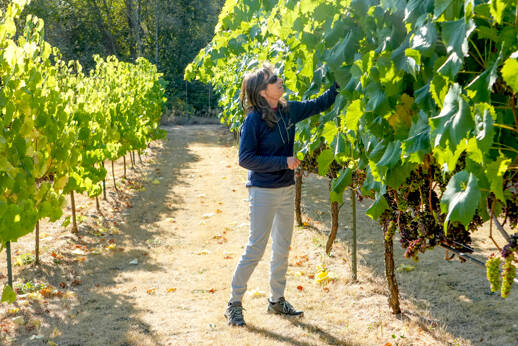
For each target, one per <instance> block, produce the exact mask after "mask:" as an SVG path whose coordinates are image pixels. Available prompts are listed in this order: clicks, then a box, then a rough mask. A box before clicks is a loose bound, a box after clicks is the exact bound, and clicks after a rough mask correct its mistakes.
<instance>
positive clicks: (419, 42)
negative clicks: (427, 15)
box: [410, 23, 437, 57]
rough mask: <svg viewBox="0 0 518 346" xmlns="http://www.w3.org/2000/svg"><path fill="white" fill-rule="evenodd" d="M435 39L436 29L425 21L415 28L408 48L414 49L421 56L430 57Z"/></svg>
mask: <svg viewBox="0 0 518 346" xmlns="http://www.w3.org/2000/svg"><path fill="white" fill-rule="evenodd" d="M436 41H437V30H436V29H435V25H434V24H432V23H426V24H425V25H423V26H420V27H418V28H416V29H415V34H414V37H412V41H411V45H410V48H412V49H415V50H417V51H419V52H421V54H422V55H423V56H427V57H431V56H432V55H433V53H434V49H435V44H436Z"/></svg>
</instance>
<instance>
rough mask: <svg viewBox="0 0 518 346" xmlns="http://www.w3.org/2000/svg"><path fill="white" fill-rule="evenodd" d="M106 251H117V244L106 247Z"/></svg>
mask: <svg viewBox="0 0 518 346" xmlns="http://www.w3.org/2000/svg"><path fill="white" fill-rule="evenodd" d="M106 250H115V244H110V245H108V246H107V247H106Z"/></svg>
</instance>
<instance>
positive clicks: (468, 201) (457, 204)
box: [441, 171, 481, 232]
mask: <svg viewBox="0 0 518 346" xmlns="http://www.w3.org/2000/svg"><path fill="white" fill-rule="evenodd" d="M480 196H481V194H480V189H479V186H478V178H477V177H475V175H473V173H468V172H466V171H460V172H458V173H457V174H455V175H454V176H453V177H452V178H451V179H450V181H449V183H448V186H446V191H445V192H444V195H443V196H442V199H441V211H442V212H443V213H445V214H446V213H447V215H446V220H445V222H444V230H445V232H446V230H447V229H448V222H450V221H458V222H460V223H462V224H463V225H464V226H467V225H468V224H469V223H470V221H471V220H472V219H473V216H474V215H475V211H476V209H477V206H478V205H479V202H480Z"/></svg>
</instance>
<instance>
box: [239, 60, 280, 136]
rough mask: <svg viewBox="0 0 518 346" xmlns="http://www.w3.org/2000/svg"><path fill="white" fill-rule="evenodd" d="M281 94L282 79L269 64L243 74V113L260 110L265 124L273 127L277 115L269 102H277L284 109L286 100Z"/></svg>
mask: <svg viewBox="0 0 518 346" xmlns="http://www.w3.org/2000/svg"><path fill="white" fill-rule="evenodd" d="M283 94H284V87H283V86H282V79H281V78H280V77H278V76H277V75H276V74H275V73H274V72H273V69H272V68H271V66H270V65H268V64H264V65H263V67H262V68H259V69H256V70H254V71H252V72H249V73H247V74H246V75H245V78H244V79H243V84H242V85H241V106H242V107H243V110H244V111H245V113H248V112H251V111H254V110H255V111H258V112H260V113H261V115H262V118H263V119H264V120H265V121H266V123H267V125H268V126H269V127H273V126H275V124H276V123H277V116H276V115H275V111H274V110H273V109H272V107H271V104H278V107H279V108H280V109H281V110H283V109H285V108H286V106H287V102H286V100H285V99H284V98H283V97H282V95H283ZM268 101H270V102H268Z"/></svg>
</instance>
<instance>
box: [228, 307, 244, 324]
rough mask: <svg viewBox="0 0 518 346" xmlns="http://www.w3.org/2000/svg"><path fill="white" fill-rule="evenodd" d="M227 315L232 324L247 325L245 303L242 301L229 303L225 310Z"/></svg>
mask: <svg viewBox="0 0 518 346" xmlns="http://www.w3.org/2000/svg"><path fill="white" fill-rule="evenodd" d="M225 317H226V318H227V320H228V324H229V325H231V326H237V327H243V326H244V325H246V323H245V320H244V318H243V305H242V304H241V302H234V303H228V306H227V309H226V310H225Z"/></svg>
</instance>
